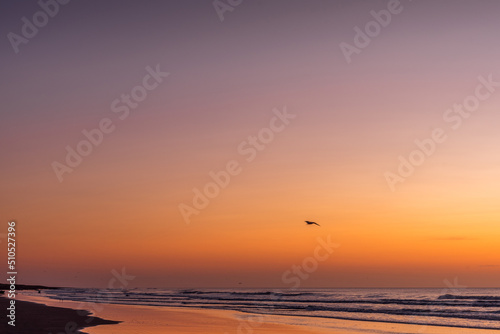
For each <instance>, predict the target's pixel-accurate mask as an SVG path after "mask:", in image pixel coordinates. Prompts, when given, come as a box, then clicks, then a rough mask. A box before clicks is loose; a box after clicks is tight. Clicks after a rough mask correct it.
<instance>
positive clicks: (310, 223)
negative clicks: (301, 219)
mask: <svg viewBox="0 0 500 334" xmlns="http://www.w3.org/2000/svg"><path fill="white" fill-rule="evenodd" d="M306 224H307V225H318V226H320V225H319V224H318V223H315V222H310V221H309V220H306Z"/></svg>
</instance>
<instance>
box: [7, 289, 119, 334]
mask: <svg viewBox="0 0 500 334" xmlns="http://www.w3.org/2000/svg"><path fill="white" fill-rule="evenodd" d="M10 300H11V299H8V298H7V297H5V296H3V295H2V296H0V309H2V310H4V312H6V309H7V308H8V307H9V305H10ZM15 307H16V309H15V326H11V325H9V324H8V321H9V320H10V319H9V318H8V317H5V318H6V319H4V320H2V324H1V325H0V328H2V333H16V334H47V333H54V334H55V333H68V332H69V333H79V334H83V333H85V332H82V330H83V329H85V330H87V328H90V327H93V326H100V325H115V324H119V323H120V321H113V320H105V319H102V318H99V317H95V316H93V315H92V313H91V312H90V311H88V310H83V309H81V308H67V307H60V306H48V305H46V304H44V303H37V302H31V301H26V300H19V299H16V303H15Z"/></svg>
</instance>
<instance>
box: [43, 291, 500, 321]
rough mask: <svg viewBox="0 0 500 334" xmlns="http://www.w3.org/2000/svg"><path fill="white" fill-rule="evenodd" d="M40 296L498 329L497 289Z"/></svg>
mask: <svg viewBox="0 0 500 334" xmlns="http://www.w3.org/2000/svg"><path fill="white" fill-rule="evenodd" d="M37 295H39V296H46V297H49V298H53V299H58V300H72V301H80V302H82V303H112V304H127V305H150V306H172V307H196V308H210V309H224V310H235V311H241V312H246V313H252V314H273V315H285V316H287V315H288V316H304V317H319V318H336V319H352V320H361V321H379V322H393V323H405V324H420V325H436V326H452V327H463V328H484V329H500V289H465V288H460V289H452V290H450V289H446V290H443V289H296V290H277V289H187V290H186V289H185V290H173V289H158V288H148V289H130V290H113V289H111V290H109V289H106V290H104V289H103V290H99V289H75V288H63V289H59V290H43V291H42V292H41V294H37Z"/></svg>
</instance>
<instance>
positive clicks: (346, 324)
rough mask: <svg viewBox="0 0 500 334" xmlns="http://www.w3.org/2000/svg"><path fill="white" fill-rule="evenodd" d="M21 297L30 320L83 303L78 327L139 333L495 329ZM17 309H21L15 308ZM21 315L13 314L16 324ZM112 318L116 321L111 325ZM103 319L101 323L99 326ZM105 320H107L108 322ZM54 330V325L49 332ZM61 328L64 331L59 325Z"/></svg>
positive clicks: (430, 333)
mask: <svg viewBox="0 0 500 334" xmlns="http://www.w3.org/2000/svg"><path fill="white" fill-rule="evenodd" d="M18 297H19V298H20V299H22V300H25V301H31V302H36V303H43V304H45V305H47V306H50V307H43V306H40V305H39V304H38V305H37V304H32V303H22V304H21V302H20V304H19V309H21V308H23V307H26V308H31V307H36V308H38V311H37V312H36V313H34V318H33V317H32V316H31V315H30V316H29V318H26V319H29V321H30V322H33V323H35V322H36V321H37V319H40V318H47V319H59V321H62V320H63V319H64V320H65V321H66V322H71V321H73V320H75V318H78V317H79V318H80V321H82V320H83V321H85V320H84V318H82V316H80V315H78V313H77V311H76V309H82V308H84V309H85V308H86V309H87V310H89V311H91V312H92V314H93V315H94V316H97V317H99V318H102V319H107V320H102V319H99V320H97V319H96V318H94V319H93V320H92V321H91V322H90V324H91V325H92V327H88V328H85V329H84V330H83V331H82V332H83V333H89V334H111V333H120V334H138V333H152V334H157V333H179V334H187V333H190V334H194V333H200V334H201V333H208V334H212V333H214V334H215V333H227V334H231V333H235V334H241V333H277V334H280V333H283V334H284V333H303V334H308V333H311V334H312V333H338V334H366V333H398V334H399V333H408V334H417V333H426V334H440V333H443V334H447V333H450V334H451V333H461V334H490V333H491V334H493V333H498V331H496V330H487V329H472V328H454V327H445V326H420V325H408V324H395V323H383V322H372V321H352V320H338V319H322V318H313V317H295V316H276V315H262V316H260V315H255V314H248V313H243V312H237V311H230V310H211V309H198V308H178V307H177V308H174V307H164V306H161V307H158V306H139V305H116V304H91V303H89V304H86V303H83V304H82V303H81V302H72V301H59V300H53V299H48V298H45V297H37V296H23V295H19V296H18ZM19 312H20V314H21V311H19ZM26 319H22V318H21V317H19V318H18V321H19V323H21V322H23V321H26ZM111 321H115V322H118V321H121V322H120V323H116V324H113V325H111V324H110V323H111ZM101 324H106V325H101ZM108 324H109V325H108ZM58 332H59V331H57V330H53V331H52V333H54V334H55V333H58ZM62 332H65V331H64V330H63V331H62ZM16 333H49V332H44V331H38V332H36V331H28V332H26V331H25V332H22V331H16Z"/></svg>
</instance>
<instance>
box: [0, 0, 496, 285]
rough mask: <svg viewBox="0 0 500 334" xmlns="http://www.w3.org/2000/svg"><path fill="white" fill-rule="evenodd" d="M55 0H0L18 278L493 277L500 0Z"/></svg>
mask: <svg viewBox="0 0 500 334" xmlns="http://www.w3.org/2000/svg"><path fill="white" fill-rule="evenodd" d="M41 3H42V4H43V5H40V4H39V3H37V2H35V1H25V2H22V3H19V2H3V3H2V4H1V5H0V7H1V8H0V9H1V10H0V12H1V13H2V19H1V20H0V27H1V33H2V35H3V36H4V37H3V39H2V42H1V43H0V54H1V59H2V61H1V62H0V68H1V73H2V76H1V77H2V89H1V91H0V97H1V100H2V108H1V110H0V115H1V122H0V137H1V141H0V154H1V156H2V163H1V164H0V174H1V175H2V182H1V184H0V222H1V226H3V227H1V229H0V241H1V244H2V246H1V247H2V248H4V245H5V243H6V240H5V233H7V222H8V221H11V220H15V221H16V223H17V236H16V238H17V262H18V268H19V275H18V280H19V283H26V284H44V285H51V286H75V287H106V286H107V285H108V284H109V282H110V280H112V279H113V277H114V275H115V274H116V272H122V273H123V272H126V273H127V275H129V277H130V276H134V278H133V279H131V280H130V282H129V283H128V284H129V286H137V287H173V288H185V287H189V288H190V287H198V288H203V287H205V288H207V287H235V286H238V287H276V288H296V287H303V288H309V287H443V288H444V287H446V282H453V281H454V280H458V282H460V285H463V286H468V287H494V286H498V276H499V274H500V261H499V258H498V255H497V254H499V253H500V252H499V251H500V244H499V243H498V240H499V237H500V224H499V219H500V209H499V207H498V200H499V198H500V188H499V187H498V186H497V185H498V184H499V181H500V168H499V166H500V155H499V154H498V143H499V141H500V133H499V132H498V124H499V122H500V113H499V112H498V111H499V110H500V72H499V70H500V68H499V66H498V59H500V45H499V44H498V31H499V30H500V21H498V11H499V10H500V3H498V2H497V1H476V2H472V1H439V2H435V1H409V0H407V1H400V2H397V1H395V0H391V1H347V0H345V1H319V0H313V1H305V0H302V1H297V0H294V1H284V0H282V1H248V0H242V1H224V0H221V1H215V2H212V1H195V0H191V1H153V0H147V1H141V2H139V1H135V2H134V1H118V0H112V1H106V2H105V3H102V2H101V1H96V0H90V1H76V0H73V1H70V2H68V3H64V1H62V0H61V3H56V2H55V1H48V0H47V1H45V2H43V1H42V2H41ZM42 7H44V8H45V12H49V13H50V14H51V15H48V14H44V13H45V12H44V9H43V8H42ZM377 20H378V21H377ZM34 22H35V23H37V24H38V26H35V25H34ZM89 138H90V139H89ZM68 152H69V153H68ZM79 152H80V153H79ZM214 175H215V176H214ZM215 179H217V180H215ZM305 220H310V221H316V222H318V223H319V224H320V225H321V226H319V227H318V226H315V225H312V226H308V225H306V224H305V223H304V221H305ZM328 240H329V241H328ZM325 245H326V246H325ZM328 245H330V246H328ZM331 245H335V247H333V248H332V247H331ZM328 247H330V248H328ZM6 257H7V254H6V252H5V251H2V254H0V260H1V261H2V262H5V260H6ZM114 273H115V274H114ZM291 282H294V283H291Z"/></svg>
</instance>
